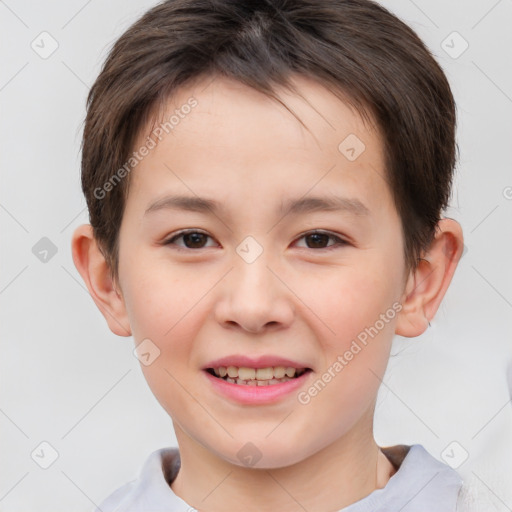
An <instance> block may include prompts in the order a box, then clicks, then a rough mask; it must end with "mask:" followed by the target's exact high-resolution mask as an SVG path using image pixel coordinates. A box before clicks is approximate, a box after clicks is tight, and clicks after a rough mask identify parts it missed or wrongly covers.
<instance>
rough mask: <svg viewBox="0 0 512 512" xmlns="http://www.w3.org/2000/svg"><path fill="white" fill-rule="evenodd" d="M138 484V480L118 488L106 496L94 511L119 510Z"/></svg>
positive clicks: (116, 511) (112, 511) (109, 511)
mask: <svg viewBox="0 0 512 512" xmlns="http://www.w3.org/2000/svg"><path fill="white" fill-rule="evenodd" d="M136 484H137V480H133V481H132V482H128V483H127V484H125V485H123V486H121V487H119V488H118V489H116V490H115V491H114V492H113V493H112V494H110V495H109V496H108V497H107V498H105V499H104V500H103V501H102V502H101V503H100V504H99V505H98V506H97V507H96V508H95V509H94V512H118V511H119V507H120V506H121V505H122V504H123V502H126V500H127V499H128V498H129V496H130V494H131V493H132V491H133V489H134V488H135V486H136Z"/></svg>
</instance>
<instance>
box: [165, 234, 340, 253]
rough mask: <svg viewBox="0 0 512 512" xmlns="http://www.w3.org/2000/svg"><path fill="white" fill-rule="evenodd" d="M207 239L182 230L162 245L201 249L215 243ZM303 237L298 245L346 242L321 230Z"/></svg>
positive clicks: (327, 245)
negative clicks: (180, 240) (179, 242)
mask: <svg viewBox="0 0 512 512" xmlns="http://www.w3.org/2000/svg"><path fill="white" fill-rule="evenodd" d="M179 239H182V240H183V243H182V244H178V243H176V240H179ZM208 239H211V240H213V239H212V237H211V236H209V235H207V234H206V233H203V232H202V231H182V232H181V233H177V234H176V235H174V236H173V237H171V238H169V239H168V240H167V241H165V242H164V245H176V246H178V247H180V248H185V249H203V248H204V247H213V246H215V244H213V245H209V246H208V245H206V243H207V240H208ZM303 239H304V240H305V241H306V245H305V246H304V245H302V246H300V245H299V247H306V248H308V249H331V248H334V247H338V246H343V245H347V242H345V240H343V239H341V238H340V237H339V236H336V235H333V234H331V233H324V232H322V231H311V232H309V233H306V234H304V235H302V236H301V237H300V238H298V240H303ZM330 241H334V243H329V242H330Z"/></svg>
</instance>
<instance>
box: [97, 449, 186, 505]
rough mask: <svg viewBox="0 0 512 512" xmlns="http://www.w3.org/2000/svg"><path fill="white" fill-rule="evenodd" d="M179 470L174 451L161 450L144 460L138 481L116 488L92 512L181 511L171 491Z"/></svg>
mask: <svg viewBox="0 0 512 512" xmlns="http://www.w3.org/2000/svg"><path fill="white" fill-rule="evenodd" d="M179 467H180V458H179V452H178V450H177V449H176V448H161V449H159V450H156V451H154V452H152V453H151V454H150V455H149V457H148V458H147V459H146V461H145V463H144V465H143V466H142V469H141V471H140V473H139V477H138V478H137V479H136V480H132V481H131V482H129V483H127V484H125V485H123V486H121V487H119V488H118V489H116V490H115V491H114V492H113V493H112V494H110V495H109V496H108V497H107V498H106V499H104V500H103V501H102V502H101V503H100V505H99V506H97V507H96V508H95V509H94V512H146V511H148V510H152V511H155V512H156V511H164V510H165V511H166V512H171V511H174V510H181V509H183V506H184V505H186V504H185V503H184V502H182V500H181V499H179V498H178V497H177V496H176V495H175V494H174V493H173V491H172V489H171V486H170V484H171V482H172V481H173V479H174V478H175V476H176V474H177V472H178V471H179Z"/></svg>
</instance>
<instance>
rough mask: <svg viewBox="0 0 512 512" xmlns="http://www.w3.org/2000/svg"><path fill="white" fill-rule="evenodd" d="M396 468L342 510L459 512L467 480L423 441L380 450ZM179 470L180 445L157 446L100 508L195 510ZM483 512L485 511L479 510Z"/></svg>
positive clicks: (116, 511) (110, 511) (118, 511)
mask: <svg viewBox="0 0 512 512" xmlns="http://www.w3.org/2000/svg"><path fill="white" fill-rule="evenodd" d="M381 450H382V451H383V452H384V454H385V455H386V457H388V459H389V460H390V461H391V463H392V464H393V465H394V466H395V468H397V472H396V473H395V474H394V475H393V476H392V477H391V478H390V479H389V481H388V482H387V484H386V486H385V487H384V488H382V489H376V490H375V491H373V492H372V493H370V494H369V495H368V496H366V497H365V498H363V499H361V500H359V501H357V502H356V503H353V504H352V505H349V506H348V507H345V508H343V509H341V510H340V511H339V512H397V511H398V510H400V512H460V511H462V510H464V512H465V511H466V510H467V509H466V508H465V506H464V508H461V507H462V503H461V500H460V496H461V492H460V491H461V487H462V484H463V482H462V479H461V477H460V476H459V474H458V473H457V472H456V471H455V470H454V469H452V468H451V467H449V466H447V465H446V464H443V463H442V462H440V461H438V460H437V459H435V458H434V457H433V456H432V455H430V454H429V453H428V452H427V451H426V450H425V448H423V446H422V445H420V444H413V445H411V446H407V445H397V446H391V447H384V448H381ZM179 468H180V456H179V451H178V449H177V448H162V449H160V450H156V451H154V452H153V453H151V455H150V456H149V457H148V458H147V460H146V462H145V464H144V466H143V468H142V471H141V472H140V475H139V478H138V479H136V480H133V481H132V482H129V483H128V484H126V485H124V486H122V487H120V488H119V489H117V490H116V491H115V492H114V493H112V494H111V495H110V496H109V497H108V498H107V499H106V500H104V501H103V502H102V503H101V504H100V506H99V507H98V508H97V509H95V512H194V510H195V509H194V508H193V507H192V506H190V505H189V504H188V503H186V502H185V501H183V500H182V499H181V498H180V497H178V496H177V495H176V494H174V492H173V490H172V489H171V486H170V484H169V482H172V481H173V480H174V478H176V475H177V474H178V471H179ZM480 512H482V511H480Z"/></svg>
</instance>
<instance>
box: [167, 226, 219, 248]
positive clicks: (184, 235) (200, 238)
mask: <svg viewBox="0 0 512 512" xmlns="http://www.w3.org/2000/svg"><path fill="white" fill-rule="evenodd" d="M208 238H210V239H212V238H211V237H210V236H209V235H207V234H206V233H204V232H202V231H197V230H193V229H189V230H186V231H180V232H179V233H176V234H175V235H173V236H172V237H171V238H169V239H167V240H166V241H165V242H164V243H163V245H175V246H177V247H178V248H180V249H203V248H204V247H215V245H213V246H212V245H210V246H206V245H205V244H206V241H207V239H208ZM179 239H182V240H183V244H178V243H176V241H177V240H179ZM212 240H213V239H212Z"/></svg>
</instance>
